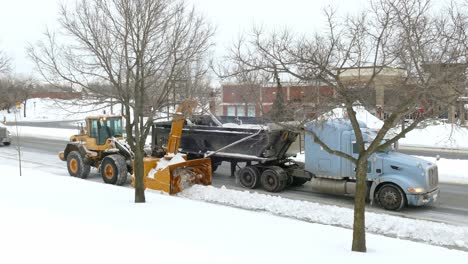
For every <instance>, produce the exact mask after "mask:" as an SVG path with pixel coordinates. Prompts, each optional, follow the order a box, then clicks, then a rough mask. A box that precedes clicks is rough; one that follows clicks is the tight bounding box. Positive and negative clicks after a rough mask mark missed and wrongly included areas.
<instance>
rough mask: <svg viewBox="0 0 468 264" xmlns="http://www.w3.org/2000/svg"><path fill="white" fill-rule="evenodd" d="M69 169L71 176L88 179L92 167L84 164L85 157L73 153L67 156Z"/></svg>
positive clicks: (75, 152)
mask: <svg viewBox="0 0 468 264" xmlns="http://www.w3.org/2000/svg"><path fill="white" fill-rule="evenodd" d="M67 169H68V173H69V174H70V175H71V176H73V177H78V178H81V179H86V178H88V175H89V171H90V169H91V167H90V166H89V165H87V164H85V163H84V162H83V157H82V156H81V154H80V153H79V152H78V151H72V152H70V153H68V156H67Z"/></svg>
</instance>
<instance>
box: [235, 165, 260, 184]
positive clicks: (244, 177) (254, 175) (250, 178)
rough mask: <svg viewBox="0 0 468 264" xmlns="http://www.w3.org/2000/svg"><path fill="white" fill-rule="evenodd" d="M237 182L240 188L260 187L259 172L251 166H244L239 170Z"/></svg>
mask: <svg viewBox="0 0 468 264" xmlns="http://www.w3.org/2000/svg"><path fill="white" fill-rule="evenodd" d="M239 182H240V185H241V186H242V187H245V188H249V189H255V188H257V187H258V186H259V185H260V171H259V170H258V168H256V167H253V166H245V167H243V168H242V169H240V170H239Z"/></svg>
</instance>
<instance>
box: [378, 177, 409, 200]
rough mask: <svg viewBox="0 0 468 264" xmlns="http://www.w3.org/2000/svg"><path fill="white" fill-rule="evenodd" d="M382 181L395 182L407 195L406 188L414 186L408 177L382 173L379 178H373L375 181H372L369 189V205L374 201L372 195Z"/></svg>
mask: <svg viewBox="0 0 468 264" xmlns="http://www.w3.org/2000/svg"><path fill="white" fill-rule="evenodd" d="M382 183H392V184H395V185H396V186H398V187H400V188H401V190H402V191H403V193H404V194H405V195H406V196H407V195H408V192H407V189H408V188H411V187H414V185H415V184H414V182H413V181H412V180H411V179H409V178H403V177H402V176H401V175H393V174H389V175H384V176H382V177H380V178H377V179H375V181H373V182H372V185H371V188H370V191H369V200H370V203H371V205H372V204H373V202H374V197H375V194H376V193H375V192H376V191H377V187H378V186H380V185H381V184H382Z"/></svg>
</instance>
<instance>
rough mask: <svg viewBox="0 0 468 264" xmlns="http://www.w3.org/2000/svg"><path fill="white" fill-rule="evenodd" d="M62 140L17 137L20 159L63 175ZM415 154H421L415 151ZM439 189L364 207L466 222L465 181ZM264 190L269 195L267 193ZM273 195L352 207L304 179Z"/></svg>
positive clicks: (220, 175) (231, 183)
mask: <svg viewBox="0 0 468 264" xmlns="http://www.w3.org/2000/svg"><path fill="white" fill-rule="evenodd" d="M15 142H16V140H14V142H13V144H12V145H11V146H9V147H5V146H0V156H2V157H7V156H8V155H10V156H11V153H13V152H14V147H15V146H14V144H15ZM65 144H66V142H65V141H59V140H51V139H38V138H32V137H23V138H21V145H22V150H23V152H25V155H24V160H26V161H30V162H34V163H35V164H38V165H41V166H43V167H46V168H48V169H49V170H53V171H54V173H57V174H60V175H67V171H66V164H65V163H64V162H62V161H60V160H59V159H58V157H57V156H56V155H57V153H58V152H59V151H62V150H63V148H64V146H65ZM418 155H421V154H419V153H418ZM45 157H46V158H45ZM47 157H48V158H47ZM55 157H56V158H55ZM12 160H13V159H12ZM229 174H230V173H229V164H228V163H224V164H223V165H222V166H220V167H219V168H218V170H217V171H216V172H215V173H214V177H213V185H214V186H218V187H219V186H222V185H224V186H226V187H228V188H231V189H239V190H243V189H242V188H241V187H240V186H239V185H238V184H237V183H236V179H235V178H233V177H230V176H229ZM89 180H91V181H96V182H102V180H101V178H100V176H99V174H98V173H97V171H96V170H92V174H91V175H90V177H89ZM127 184H129V183H127ZM440 190H441V193H440V195H439V198H438V201H437V203H436V204H435V205H433V206H425V207H411V208H405V209H403V210H402V211H400V212H389V211H384V210H382V209H380V208H378V207H377V206H373V205H368V209H367V210H368V211H371V212H380V213H387V214H391V215H397V216H403V217H408V218H416V219H424V220H431V221H436V222H445V223H451V224H456V225H463V226H468V185H463V184H448V183H440ZM256 191H257V192H259V193H268V192H265V191H263V190H262V189H257V190H256ZM268 194H270V195H271V193H268ZM273 195H279V196H282V197H284V198H289V199H294V200H304V201H310V202H318V203H322V204H330V205H338V206H343V207H348V208H352V207H353V198H352V197H345V196H337V195H330V194H323V193H319V192H316V191H314V190H312V188H311V186H310V185H309V184H308V183H306V184H305V185H304V186H301V187H295V188H288V189H286V190H285V191H283V192H281V193H279V194H273Z"/></svg>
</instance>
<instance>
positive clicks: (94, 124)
mask: <svg viewBox="0 0 468 264" xmlns="http://www.w3.org/2000/svg"><path fill="white" fill-rule="evenodd" d="M86 124H87V127H88V131H87V132H88V135H89V137H90V138H93V139H95V140H96V144H97V145H98V146H101V145H105V144H106V142H107V139H108V138H111V137H116V138H120V137H122V136H123V128H122V117H121V116H99V117H88V118H87V120H86Z"/></svg>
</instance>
